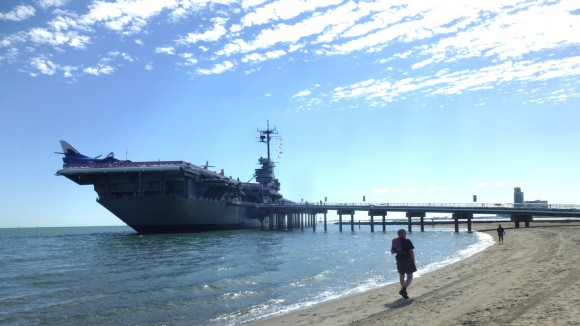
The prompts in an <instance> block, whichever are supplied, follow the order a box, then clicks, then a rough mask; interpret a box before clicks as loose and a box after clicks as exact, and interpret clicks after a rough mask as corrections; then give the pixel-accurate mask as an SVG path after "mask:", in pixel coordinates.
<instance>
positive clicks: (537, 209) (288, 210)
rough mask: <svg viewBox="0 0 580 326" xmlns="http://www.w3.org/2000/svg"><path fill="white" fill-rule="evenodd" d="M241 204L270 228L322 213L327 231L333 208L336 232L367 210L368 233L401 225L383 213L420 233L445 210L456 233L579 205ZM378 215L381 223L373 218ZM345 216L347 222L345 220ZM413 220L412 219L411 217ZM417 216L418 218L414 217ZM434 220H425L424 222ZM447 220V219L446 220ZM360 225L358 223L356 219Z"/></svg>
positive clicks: (301, 223)
mask: <svg viewBox="0 0 580 326" xmlns="http://www.w3.org/2000/svg"><path fill="white" fill-rule="evenodd" d="M242 205H251V206H255V207H257V208H259V209H260V210H261V211H262V212H263V213H264V214H265V215H266V218H265V221H264V222H265V224H267V228H269V229H270V230H283V229H296V228H300V229H302V230H304V228H312V229H313V231H316V227H317V216H318V215H320V214H323V215H324V219H323V221H324V222H323V223H324V224H323V226H324V231H327V223H328V219H327V215H328V212H329V211H336V214H337V215H338V226H339V231H340V232H342V231H343V226H345V225H346V226H347V227H348V226H350V230H351V231H354V229H355V224H357V222H355V218H354V216H355V212H367V214H368V216H369V221H368V222H367V221H365V222H364V224H365V225H370V229H371V232H374V231H375V226H382V230H383V232H385V230H386V225H389V224H401V222H398V223H397V222H387V221H386V216H387V215H388V213H389V212H404V213H405V216H406V219H407V221H406V222H407V223H406V224H407V230H408V232H412V231H413V225H419V227H420V230H421V232H424V231H425V217H426V214H427V213H445V214H451V218H452V220H453V222H452V223H453V224H454V226H455V232H459V224H460V223H465V224H467V231H468V232H471V231H472V223H473V219H474V215H477V214H484V215H492V214H495V215H503V216H509V217H510V221H511V222H513V223H514V226H515V227H516V228H519V227H520V223H524V225H525V227H529V226H530V222H532V221H533V219H534V217H542V218H580V205H564V204H543V203H540V204H534V203H524V204H517V203H516V204H514V203H508V204H500V203H469V204H442V203H425V204H393V203H368V204H367V203H365V204H356V203H353V204H345V203H334V204H326V203H324V204H323V203H319V204H309V203H304V204H295V203H283V204H255V203H245V204H242ZM379 217H380V218H381V221H380V222H377V221H375V218H379ZM345 219H346V221H345ZM413 219H415V220H413ZM417 219H418V220H417ZM430 223H434V222H433V221H432V222H429V221H427V224H430ZM446 223H449V222H446ZM358 224H359V225H361V222H360V221H359V222H358Z"/></svg>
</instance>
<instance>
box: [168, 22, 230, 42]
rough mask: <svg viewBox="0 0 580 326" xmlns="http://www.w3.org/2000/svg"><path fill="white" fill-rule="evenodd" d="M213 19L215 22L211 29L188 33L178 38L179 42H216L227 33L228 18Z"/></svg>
mask: <svg viewBox="0 0 580 326" xmlns="http://www.w3.org/2000/svg"><path fill="white" fill-rule="evenodd" d="M212 21H213V23H214V24H213V27H212V28H211V29H210V30H206V31H204V32H203V33H188V34H187V35H186V36H185V37H183V38H180V39H178V40H177V42H178V43H182V44H195V43H197V42H215V41H217V40H219V39H221V38H222V37H223V36H224V35H226V33H227V30H226V28H225V24H226V23H227V21H228V20H227V18H223V17H216V18H214V19H212Z"/></svg>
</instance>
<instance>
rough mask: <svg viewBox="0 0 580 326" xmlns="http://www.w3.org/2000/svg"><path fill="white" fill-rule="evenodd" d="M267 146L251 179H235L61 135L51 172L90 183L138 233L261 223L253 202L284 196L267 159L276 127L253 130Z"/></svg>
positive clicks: (211, 228) (83, 182) (253, 225)
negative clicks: (124, 155)
mask: <svg viewBox="0 0 580 326" xmlns="http://www.w3.org/2000/svg"><path fill="white" fill-rule="evenodd" d="M258 131H259V132H260V141H261V142H264V143H266V145H267V147H268V156H267V158H260V159H259V160H258V162H259V163H260V168H258V169H255V178H256V182H240V181H239V179H233V178H231V177H227V176H225V175H224V174H223V170H222V172H221V173H217V172H213V171H210V170H209V169H208V166H207V164H206V166H205V167H201V166H197V165H194V164H191V163H188V162H184V161H146V162H132V161H128V160H118V159H116V158H115V157H114V154H113V153H110V154H109V155H107V157H105V158H104V159H99V158H98V157H96V158H89V157H86V156H84V155H82V154H80V153H79V152H78V151H77V150H76V149H74V148H73V147H72V146H71V145H70V144H68V143H67V142H66V141H62V140H61V146H62V149H63V152H62V153H60V154H64V155H65V156H64V157H63V162H64V164H63V168H62V169H61V170H59V171H57V172H56V174H57V175H61V176H65V177H67V178H69V179H70V180H72V181H74V182H75V183H77V184H79V185H93V187H94V189H95V191H96V192H97V195H98V198H97V202H98V203H100V204H101V205H103V206H104V207H105V208H107V209H108V210H109V211H110V212H111V213H113V214H114V215H115V216H117V217H118V218H119V219H121V220H122V221H123V222H125V223H126V224H127V225H128V226H130V227H131V228H133V229H135V230H136V231H138V232H141V233H158V232H191V231H207V230H223V229H241V228H256V227H262V226H263V223H264V222H265V221H264V218H263V217H264V214H263V213H261V212H260V211H259V210H258V209H257V208H256V205H255V204H257V203H275V202H278V201H282V200H284V199H283V197H282V195H281V194H280V193H279V190H280V183H279V181H278V180H277V179H276V178H275V176H274V167H275V165H274V162H273V161H272V160H271V159H270V141H271V135H272V134H273V133H275V128H274V129H273V130H272V129H270V128H269V126H268V128H267V129H266V130H261V131H260V130H258Z"/></svg>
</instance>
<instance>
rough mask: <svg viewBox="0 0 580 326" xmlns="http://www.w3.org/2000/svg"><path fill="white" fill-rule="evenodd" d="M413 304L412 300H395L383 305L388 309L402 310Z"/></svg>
mask: <svg viewBox="0 0 580 326" xmlns="http://www.w3.org/2000/svg"><path fill="white" fill-rule="evenodd" d="M412 303H413V299H407V300H405V299H402V298H401V299H398V300H395V301H393V302H391V303H385V307H386V308H389V309H400V308H404V307H407V306H409V305H411V304H412Z"/></svg>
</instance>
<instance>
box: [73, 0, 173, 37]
mask: <svg viewBox="0 0 580 326" xmlns="http://www.w3.org/2000/svg"><path fill="white" fill-rule="evenodd" d="M176 7H177V2H176V0H156V1H148V0H136V1H122V2H104V1H97V2H95V3H93V4H92V5H91V6H90V7H89V8H90V11H89V13H88V14H86V15H85V16H84V17H83V18H82V22H83V23H84V24H86V25H95V24H104V26H106V27H107V28H109V29H111V30H114V31H117V32H121V33H122V34H126V35H129V34H134V33H138V32H140V31H141V30H142V29H143V28H144V27H145V26H147V23H148V20H149V19H151V18H152V17H154V16H156V15H159V14H160V13H161V12H162V11H163V10H172V9H175V8H176Z"/></svg>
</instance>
